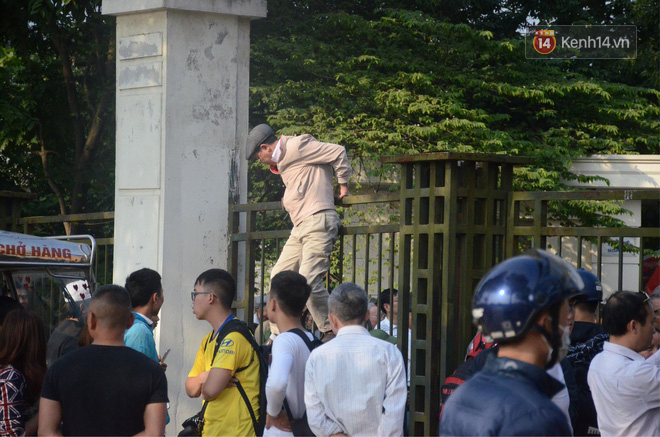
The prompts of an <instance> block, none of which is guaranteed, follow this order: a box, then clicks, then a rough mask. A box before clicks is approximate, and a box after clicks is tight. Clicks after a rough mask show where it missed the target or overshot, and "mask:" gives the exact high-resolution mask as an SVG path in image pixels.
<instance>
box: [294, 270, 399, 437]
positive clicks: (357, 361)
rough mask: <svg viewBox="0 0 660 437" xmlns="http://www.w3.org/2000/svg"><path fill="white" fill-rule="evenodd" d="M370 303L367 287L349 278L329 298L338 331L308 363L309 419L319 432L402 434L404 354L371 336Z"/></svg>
mask: <svg viewBox="0 0 660 437" xmlns="http://www.w3.org/2000/svg"><path fill="white" fill-rule="evenodd" d="M367 304H368V300H367V294H366V293H365V292H364V290H363V289H362V288H360V287H358V286H357V285H355V284H353V283H350V282H347V283H344V284H341V285H339V286H338V287H337V288H335V289H334V290H333V292H332V294H331V295H330V297H329V298H328V318H329V320H330V325H331V326H332V330H333V331H334V332H335V334H337V337H336V338H335V339H334V340H333V341H331V342H329V343H327V344H325V345H324V346H322V347H319V348H316V349H314V351H312V353H311V355H310V356H309V359H308V360H307V365H306V367H305V406H306V407H307V420H308V422H309V426H310V427H311V429H312V431H314V434H315V435H317V436H329V435H333V434H346V435H378V436H394V435H396V436H400V435H402V434H403V416H404V410H405V406H406V370H405V367H404V363H403V358H402V356H401V352H399V350H398V349H397V348H396V346H394V345H393V344H390V343H388V342H386V341H383V340H379V339H377V338H375V337H372V336H371V335H369V332H368V331H367V330H366V329H365V328H364V326H362V324H363V323H364V321H365V320H366V317H367ZM365 381H369V384H367V385H365V384H364V382H365ZM365 387H366V388H367V389H366V390H365Z"/></svg>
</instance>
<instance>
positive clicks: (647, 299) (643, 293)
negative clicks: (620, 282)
mask: <svg viewBox="0 0 660 437" xmlns="http://www.w3.org/2000/svg"><path fill="white" fill-rule="evenodd" d="M639 293H640V294H641V295H642V296H644V301H643V302H642V303H646V302H648V301H650V300H651V296H649V295H648V293H647V292H646V291H641V290H640V291H639Z"/></svg>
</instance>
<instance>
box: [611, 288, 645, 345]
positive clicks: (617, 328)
mask: <svg viewBox="0 0 660 437" xmlns="http://www.w3.org/2000/svg"><path fill="white" fill-rule="evenodd" d="M649 311H651V308H650V306H649V302H648V296H647V295H646V294H644V293H635V292H632V291H619V292H617V293H614V294H613V295H611V296H610V297H609V298H608V299H607V302H606V304H605V309H604V310H603V329H605V332H607V333H608V334H610V335H614V336H622V335H625V334H626V332H627V331H628V323H630V321H632V320H636V321H637V322H639V323H640V325H642V326H644V325H645V324H646V317H647V315H648V312H649Z"/></svg>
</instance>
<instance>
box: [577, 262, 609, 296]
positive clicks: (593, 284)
mask: <svg viewBox="0 0 660 437" xmlns="http://www.w3.org/2000/svg"><path fill="white" fill-rule="evenodd" d="M577 272H578V275H580V278H582V282H584V289H582V293H581V294H580V295H579V296H576V300H577V301H578V302H602V300H603V286H602V285H601V283H600V280H599V279H598V276H596V275H594V274H593V273H591V272H590V271H588V270H585V269H578V270H577Z"/></svg>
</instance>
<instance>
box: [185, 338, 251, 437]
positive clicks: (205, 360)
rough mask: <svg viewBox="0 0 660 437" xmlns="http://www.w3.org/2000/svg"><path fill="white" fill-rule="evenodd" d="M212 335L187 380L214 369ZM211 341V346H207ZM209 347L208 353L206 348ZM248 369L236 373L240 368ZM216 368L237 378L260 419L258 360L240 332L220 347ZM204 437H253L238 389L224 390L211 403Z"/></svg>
mask: <svg viewBox="0 0 660 437" xmlns="http://www.w3.org/2000/svg"><path fill="white" fill-rule="evenodd" d="M213 334H214V332H211V333H209V335H207V336H206V337H204V340H203V341H202V344H201V345H200V347H199V351H198V352H197V357H195V364H193V367H192V369H191V370H190V373H189V374H188V377H194V376H197V375H199V374H200V373H202V372H205V371H207V370H210V369H211V360H212V359H213V351H214V349H215V340H216V339H212V340H211V339H210V337H211V336H212V335H213ZM207 341H208V344H206V343H207ZM205 344H206V351H205V350H204V345H205ZM245 366H248V367H247V369H245V370H243V371H241V372H239V373H236V370H237V369H240V368H242V367H245ZM213 368H218V369H228V370H230V371H231V374H232V375H233V376H234V377H235V378H237V379H238V380H239V381H240V383H241V385H242V386H243V389H244V390H245V393H246V394H247V396H248V398H249V399H250V403H251V404H252V409H253V410H254V414H255V416H256V417H257V419H258V418H259V359H258V357H257V355H256V353H255V352H254V349H252V346H251V345H250V343H249V342H248V341H247V340H246V339H245V337H243V335H242V334H240V333H239V332H231V333H229V334H228V335H227V336H226V337H225V338H224V340H223V341H222V343H221V344H220V347H219V348H218V353H217V355H216V357H215V360H214V361H213ZM204 420H205V422H204V430H203V432H202V435H203V436H254V435H255V432H254V427H253V426H252V418H251V416H250V412H249V411H248V408H247V405H245V401H243V397H242V396H241V393H240V392H239V391H238V389H237V388H236V387H227V388H225V389H224V390H223V391H222V392H221V393H220V395H219V396H218V397H217V398H215V399H214V400H213V401H211V402H209V404H208V406H207V407H206V412H205V414H204Z"/></svg>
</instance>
